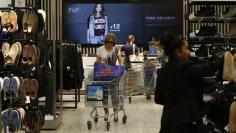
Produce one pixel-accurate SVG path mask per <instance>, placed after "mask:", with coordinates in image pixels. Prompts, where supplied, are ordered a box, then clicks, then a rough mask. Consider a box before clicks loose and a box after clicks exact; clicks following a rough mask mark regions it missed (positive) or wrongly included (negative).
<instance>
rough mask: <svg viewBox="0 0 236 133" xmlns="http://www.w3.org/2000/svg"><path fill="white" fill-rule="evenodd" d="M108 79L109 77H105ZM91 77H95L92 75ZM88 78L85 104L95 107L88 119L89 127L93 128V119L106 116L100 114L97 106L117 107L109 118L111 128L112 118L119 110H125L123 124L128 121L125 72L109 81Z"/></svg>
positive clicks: (95, 120)
mask: <svg viewBox="0 0 236 133" xmlns="http://www.w3.org/2000/svg"><path fill="white" fill-rule="evenodd" d="M105 78H106V80H107V79H109V77H105ZM90 79H93V78H91V77H90ZM99 80H100V81H93V80H87V83H86V96H85V106H86V107H91V108H93V109H92V111H91V112H90V116H89V120H88V121H87V126H88V129H89V130H90V129H91V128H92V121H91V119H93V120H94V122H95V123H97V122H98V118H105V116H101V115H99V114H98V111H97V108H117V110H115V111H114V112H113V113H112V114H111V115H110V116H109V118H108V120H107V123H106V127H107V130H109V129H110V120H111V118H112V117H113V116H114V115H115V113H118V112H119V111H123V118H122V122H123V124H125V123H126V119H127V115H126V112H125V109H124V74H123V75H121V76H120V77H117V78H113V77H112V80H109V81H103V80H102V79H101V78H100V79H99Z"/></svg>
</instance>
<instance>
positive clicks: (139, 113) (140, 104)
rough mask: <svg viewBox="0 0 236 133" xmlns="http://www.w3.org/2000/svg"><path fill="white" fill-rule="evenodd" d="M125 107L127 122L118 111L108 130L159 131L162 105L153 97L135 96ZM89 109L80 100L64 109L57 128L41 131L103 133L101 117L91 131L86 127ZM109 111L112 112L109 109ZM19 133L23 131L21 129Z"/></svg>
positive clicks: (116, 132)
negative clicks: (77, 105) (123, 120)
mask: <svg viewBox="0 0 236 133" xmlns="http://www.w3.org/2000/svg"><path fill="white" fill-rule="evenodd" d="M127 101H128V100H127ZM125 109H126V112H127V116H128V119H127V123H126V124H125V125H123V124H122V121H121V118H122V116H123V113H122V112H120V113H119V122H118V123H114V122H113V120H112V122H111V128H110V131H109V132H112V133H134V132H135V133H157V132H158V131H159V128H160V117H161V113H162V106H159V105H156V104H155V103H154V101H153V99H151V100H150V101H148V100H146V98H145V97H144V96H135V97H133V99H132V103H131V104H129V103H126V105H125ZM90 111H91V109H90V108H85V106H84V102H83V100H82V103H80V104H79V108H78V109H76V110H64V114H63V122H62V124H61V125H60V127H59V128H58V129H57V130H51V131H50V130H43V131H42V132H41V133H104V132H105V131H106V123H105V122H104V120H103V119H99V120H98V123H97V124H94V123H93V127H92V130H91V131H89V130H88V129H87V125H86V122H87V120H88V116H89V112H90ZM99 113H100V114H101V113H102V114H103V113H104V111H103V109H99ZM110 113H112V110H111V109H110ZM106 132H107V131H106ZM19 133H23V131H20V132H19Z"/></svg>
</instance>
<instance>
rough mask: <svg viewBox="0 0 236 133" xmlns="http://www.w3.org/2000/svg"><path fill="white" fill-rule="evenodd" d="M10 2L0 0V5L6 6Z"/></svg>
mask: <svg viewBox="0 0 236 133" xmlns="http://www.w3.org/2000/svg"><path fill="white" fill-rule="evenodd" d="M9 4H11V0H0V7H8V5H9Z"/></svg>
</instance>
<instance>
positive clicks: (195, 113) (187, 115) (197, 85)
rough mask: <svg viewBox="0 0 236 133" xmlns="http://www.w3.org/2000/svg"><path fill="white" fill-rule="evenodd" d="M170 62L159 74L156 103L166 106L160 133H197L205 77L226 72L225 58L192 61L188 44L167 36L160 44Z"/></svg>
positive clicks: (173, 36)
mask: <svg viewBox="0 0 236 133" xmlns="http://www.w3.org/2000/svg"><path fill="white" fill-rule="evenodd" d="M160 43H161V45H163V46H164V53H165V55H166V56H168V62H167V64H166V65H165V66H163V67H162V68H161V69H159V70H158V71H157V86H156V90H155V102H156V103H157V104H161V105H164V108H163V114H162V118H161V130H160V133H197V132H199V129H200V128H199V125H200V124H201V122H202V111H201V110H202V95H203V87H202V77H205V76H212V75H213V74H214V73H215V72H216V71H218V70H222V68H223V62H224V59H223V58H219V59H216V60H214V61H211V62H207V63H205V64H196V63H194V62H193V61H191V60H189V49H188V42H187V41H186V40H184V39H183V37H182V36H180V35H177V34H174V33H170V32H169V33H166V34H165V35H164V36H163V37H162V38H161V40H160Z"/></svg>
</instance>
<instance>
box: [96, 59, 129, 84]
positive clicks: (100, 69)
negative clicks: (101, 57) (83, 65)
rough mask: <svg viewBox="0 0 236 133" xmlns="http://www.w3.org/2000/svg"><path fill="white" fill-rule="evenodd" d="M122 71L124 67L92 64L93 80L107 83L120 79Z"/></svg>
mask: <svg viewBox="0 0 236 133" xmlns="http://www.w3.org/2000/svg"><path fill="white" fill-rule="evenodd" d="M124 71H125V67H124V66H116V65H107V64H105V63H101V62H98V61H97V62H95V64H94V77H93V80H97V81H98V80H100V81H109V80H112V79H114V78H118V77H121V76H122V75H123V74H124Z"/></svg>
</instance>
